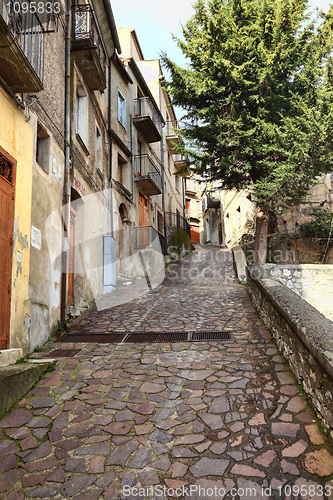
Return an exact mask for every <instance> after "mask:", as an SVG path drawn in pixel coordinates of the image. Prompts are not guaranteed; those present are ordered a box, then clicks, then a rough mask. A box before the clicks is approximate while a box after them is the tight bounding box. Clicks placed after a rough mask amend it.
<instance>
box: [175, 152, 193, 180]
mask: <svg viewBox="0 0 333 500" xmlns="http://www.w3.org/2000/svg"><path fill="white" fill-rule="evenodd" d="M173 161H174V164H175V169H176V170H177V174H178V175H181V176H182V177H190V175H191V172H190V169H189V168H188V167H187V168H184V167H186V160H185V157H184V156H183V155H181V154H179V153H177V154H176V155H175V156H174V157H173Z"/></svg>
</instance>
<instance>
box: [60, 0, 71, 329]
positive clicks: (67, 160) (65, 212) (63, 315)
mask: <svg viewBox="0 0 333 500" xmlns="http://www.w3.org/2000/svg"><path fill="white" fill-rule="evenodd" d="M66 19H67V27H66V42H65V144H64V149H65V175H64V206H63V220H64V234H63V244H62V277H61V306H60V313H61V323H62V324H63V325H64V327H66V299H67V267H68V250H69V232H70V219H69V215H70V201H71V199H70V190H71V183H70V168H71V161H70V97H71V96H70V83H71V81H70V78H71V27H72V2H71V0H67V13H66Z"/></svg>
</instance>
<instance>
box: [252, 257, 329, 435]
mask: <svg viewBox="0 0 333 500" xmlns="http://www.w3.org/2000/svg"><path fill="white" fill-rule="evenodd" d="M258 267H260V266H251V267H250V269H247V285H248V290H249V293H250V295H251V298H252V301H253V303H254V305H255V307H256V309H257V310H258V312H259V314H260V316H261V318H262V320H263V322H264V324H265V326H266V327H267V328H268V329H269V330H270V332H271V333H272V335H273V337H274V339H275V341H276V344H277V346H278V348H279V350H280V352H281V353H282V355H283V356H284V358H285V359H286V360H287V362H288V363H289V366H290V368H291V370H292V372H293V374H294V375H295V377H296V379H297V381H298V383H299V384H301V385H302V386H303V389H304V391H305V392H306V393H307V394H308V395H309V397H310V398H311V399H312V403H313V407H314V409H315V410H316V413H317V414H318V416H319V418H320V419H321V420H322V423H323V425H324V427H326V429H328V431H329V433H330V436H331V439H332V440H333V325H332V322H331V321H330V320H328V319H327V318H326V317H325V316H324V315H323V314H321V313H320V312H319V311H317V310H316V309H315V308H314V307H313V306H311V305H310V304H308V303H307V302H306V301H305V300H303V299H302V298H301V297H299V296H298V295H297V294H296V293H294V292H293V291H292V290H290V289H289V288H287V287H286V286H284V285H282V284H281V283H279V282H278V281H276V280H272V279H270V278H257V277H256V276H258V275H259V270H258Z"/></svg>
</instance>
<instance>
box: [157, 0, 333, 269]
mask: <svg viewBox="0 0 333 500" xmlns="http://www.w3.org/2000/svg"><path fill="white" fill-rule="evenodd" d="M194 8H195V14H194V16H193V17H192V18H191V19H190V20H189V21H188V22H187V23H186V24H185V26H183V38H181V39H180V38H175V40H176V42H177V44H178V46H179V47H180V49H181V50H182V52H183V53H184V55H185V56H186V58H187V61H188V66H187V67H186V68H181V67H179V66H177V65H176V64H175V63H174V62H173V61H171V60H170V59H169V58H168V57H167V55H166V54H163V56H162V60H163V62H164V65H165V66H166V67H167V68H168V69H169V71H170V73H171V78H170V81H169V82H168V83H167V84H166V87H167V90H168V92H169V93H170V94H171V96H172V99H173V104H174V105H179V106H181V107H182V108H183V109H184V116H183V122H184V123H185V127H184V129H181V130H179V132H180V134H181V135H182V136H183V138H184V145H183V146H181V148H180V151H181V152H182V153H184V154H185V155H186V157H187V160H188V163H189V164H191V165H192V164H194V165H195V171H196V173H198V174H200V175H201V176H202V177H204V178H206V179H207V180H219V181H220V182H221V187H222V188H226V189H231V188H236V189H238V190H240V189H243V188H250V189H251V191H252V193H253V195H254V199H255V200H256V202H257V207H258V211H257V221H256V238H255V239H256V245H255V246H256V252H255V254H256V255H255V260H256V261H257V262H264V261H265V260H266V246H267V220H268V215H269V213H275V214H276V213H281V212H282V211H283V210H285V208H286V207H287V206H290V205H292V204H296V203H299V201H300V200H301V199H303V198H304V196H305V195H306V194H307V192H308V190H309V188H310V187H311V186H312V185H313V184H314V183H315V182H316V178H317V177H318V175H320V174H321V173H324V172H329V171H331V170H333V167H332V165H333V162H332V159H333V149H332V131H333V130H332V124H333V112H332V99H333V94H332V90H333V89H332V83H333V78H332V76H333V75H332V60H331V49H332V25H333V24H332V23H333V21H332V19H333V11H332V7H331V9H330V11H329V13H328V14H326V15H324V14H321V16H320V17H317V18H315V19H311V17H310V14H308V12H307V3H306V1H305V0H210V1H209V0H207V1H205V0H198V1H197V3H196V4H195V5H194Z"/></svg>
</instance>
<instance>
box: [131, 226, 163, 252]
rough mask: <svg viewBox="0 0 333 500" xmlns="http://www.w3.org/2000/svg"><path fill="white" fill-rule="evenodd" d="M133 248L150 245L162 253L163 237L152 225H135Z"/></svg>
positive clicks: (140, 248)
mask: <svg viewBox="0 0 333 500" xmlns="http://www.w3.org/2000/svg"><path fill="white" fill-rule="evenodd" d="M134 229H135V249H136V250H143V249H144V248H147V247H151V248H154V249H155V250H157V251H158V252H162V253H164V248H165V237H164V236H163V234H161V233H160V232H159V231H157V229H155V228H154V227H152V226H139V227H135V228H134Z"/></svg>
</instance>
